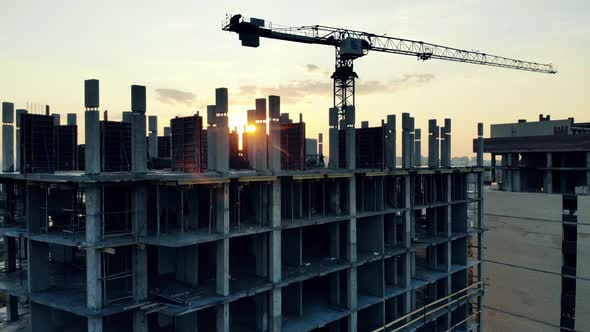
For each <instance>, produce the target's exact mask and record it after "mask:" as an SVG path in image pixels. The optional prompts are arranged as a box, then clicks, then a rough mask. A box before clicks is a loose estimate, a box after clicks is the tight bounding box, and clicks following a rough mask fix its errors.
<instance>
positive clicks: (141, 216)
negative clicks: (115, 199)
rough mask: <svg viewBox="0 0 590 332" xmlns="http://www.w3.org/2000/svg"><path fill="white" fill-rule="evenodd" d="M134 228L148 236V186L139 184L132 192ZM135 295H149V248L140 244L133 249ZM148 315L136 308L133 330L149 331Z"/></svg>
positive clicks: (137, 232) (141, 236) (139, 298)
mask: <svg viewBox="0 0 590 332" xmlns="http://www.w3.org/2000/svg"><path fill="white" fill-rule="evenodd" d="M131 195H132V209H133V228H134V232H135V233H136V234H137V236H138V237H139V238H143V237H145V236H147V187H146V186H145V185H144V184H137V185H135V186H134V187H133V192H132V194H131ZM132 263H133V295H134V298H135V300H136V301H138V302H139V301H142V300H145V299H146V298H147V297H148V280H147V275H148V272H147V249H146V247H145V245H143V244H140V245H137V246H135V248H134V249H133V258H132ZM147 328H148V326H147V317H146V314H145V312H144V311H142V310H140V309H136V310H135V311H134V313H133V331H135V332H142V331H147Z"/></svg>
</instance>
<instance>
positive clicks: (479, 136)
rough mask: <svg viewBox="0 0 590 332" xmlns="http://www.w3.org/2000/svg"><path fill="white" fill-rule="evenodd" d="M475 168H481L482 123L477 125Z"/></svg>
mask: <svg viewBox="0 0 590 332" xmlns="http://www.w3.org/2000/svg"><path fill="white" fill-rule="evenodd" d="M477 167H483V123H481V122H480V123H478V124H477Z"/></svg>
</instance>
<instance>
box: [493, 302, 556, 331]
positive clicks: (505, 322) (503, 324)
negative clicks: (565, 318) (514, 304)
mask: <svg viewBox="0 0 590 332" xmlns="http://www.w3.org/2000/svg"><path fill="white" fill-rule="evenodd" d="M484 325H485V328H484V330H485V331H486V332H507V331H522V332H524V331H534V332H558V331H559V328H558V327H554V326H550V325H547V324H543V323H539V322H535V321H532V320H526V319H522V318H520V317H517V316H512V315H509V314H506V313H503V312H500V311H495V310H490V309H487V308H486V309H484Z"/></svg>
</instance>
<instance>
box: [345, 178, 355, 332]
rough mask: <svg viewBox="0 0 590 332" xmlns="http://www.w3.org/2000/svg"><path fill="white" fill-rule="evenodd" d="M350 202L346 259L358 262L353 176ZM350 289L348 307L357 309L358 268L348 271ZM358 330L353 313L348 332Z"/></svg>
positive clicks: (350, 183)
mask: <svg viewBox="0 0 590 332" xmlns="http://www.w3.org/2000/svg"><path fill="white" fill-rule="evenodd" d="M348 181H349V182H348V183H349V187H348V202H349V210H350V220H349V221H348V244H347V246H346V250H347V253H346V257H347V259H348V261H349V262H351V263H355V262H356V261H357V233H356V178H355V177H354V176H353V177H351V178H350V179H349V180H348ZM347 279H348V285H347V286H348V289H347V299H348V303H347V307H348V308H349V309H351V310H354V309H356V308H357V287H358V286H357V268H356V267H351V268H350V269H348V270H347ZM356 330H357V314H356V311H354V312H352V313H351V315H350V316H349V318H348V331H356Z"/></svg>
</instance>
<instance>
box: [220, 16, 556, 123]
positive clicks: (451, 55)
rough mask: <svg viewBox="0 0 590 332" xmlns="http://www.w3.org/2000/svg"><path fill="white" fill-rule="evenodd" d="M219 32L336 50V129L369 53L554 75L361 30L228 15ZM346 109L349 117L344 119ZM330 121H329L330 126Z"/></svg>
mask: <svg viewBox="0 0 590 332" xmlns="http://www.w3.org/2000/svg"><path fill="white" fill-rule="evenodd" d="M222 29H223V30H225V31H231V32H235V33H237V34H238V35H239V38H240V40H241V41H242V45H243V46H248V47H258V46H259V45H260V38H261V37H262V38H269V39H277V40H284V41H291V42H297V43H304V44H318V45H327V46H332V47H334V48H335V59H336V61H335V68H334V73H333V74H332V77H331V78H332V79H333V81H334V100H333V102H334V108H333V109H334V110H335V111H336V112H337V114H338V118H339V120H340V121H337V123H336V126H337V127H342V126H346V124H347V123H348V124H351V123H352V126H354V105H355V98H354V95H355V80H356V78H358V75H357V74H356V73H355V72H354V68H353V63H354V60H355V59H357V58H360V57H362V56H365V55H367V54H368V53H369V51H374V52H383V53H392V54H399V55H407V56H414V57H416V59H418V60H421V61H426V60H433V59H434V60H446V61H455V62H463V63H470V64H476V65H483V66H492V67H499V68H507V69H515V70H522V71H529V72H537V73H545V74H555V73H557V71H556V70H555V69H554V67H553V65H552V64H542V63H537V62H529V61H523V60H517V59H512V58H507V57H502V56H497V55H491V54H486V53H482V52H477V51H467V50H463V49H459V48H454V47H447V46H442V45H438V44H433V43H426V42H422V41H416V40H410V39H403V38H396V37H390V36H385V35H376V34H372V33H368V32H363V31H356V30H349V29H342V28H333V27H328V26H322V25H312V26H300V27H289V26H280V25H274V24H272V23H271V22H268V21H265V20H262V19H258V18H246V17H243V16H242V15H239V14H237V15H228V16H227V17H226V20H225V21H224V23H223V26H222ZM348 110H352V112H350V115H349V117H352V119H348V120H347V113H348ZM332 122H333V121H332V120H331V125H333V123H332Z"/></svg>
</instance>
